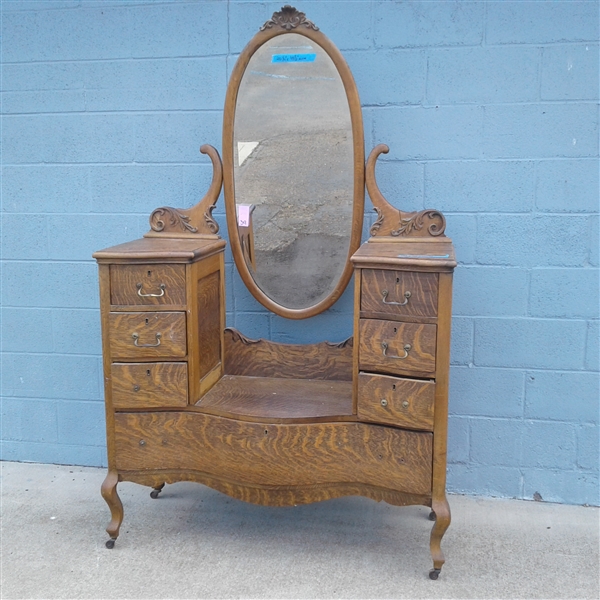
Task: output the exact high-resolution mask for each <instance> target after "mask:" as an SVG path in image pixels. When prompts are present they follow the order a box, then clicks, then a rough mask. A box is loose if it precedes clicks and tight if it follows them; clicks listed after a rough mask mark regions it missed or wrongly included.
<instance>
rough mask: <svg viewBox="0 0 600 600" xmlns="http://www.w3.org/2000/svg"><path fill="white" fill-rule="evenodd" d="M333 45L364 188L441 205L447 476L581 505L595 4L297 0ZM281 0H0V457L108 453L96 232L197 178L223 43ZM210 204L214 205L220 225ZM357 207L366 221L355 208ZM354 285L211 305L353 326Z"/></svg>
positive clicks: (594, 338) (268, 326)
mask: <svg viewBox="0 0 600 600" xmlns="http://www.w3.org/2000/svg"><path fill="white" fill-rule="evenodd" d="M297 7H298V8H299V9H300V10H303V11H304V12H306V14H307V16H308V18H310V19H311V20H313V21H314V22H315V23H316V24H317V25H318V26H319V27H320V28H321V29H322V30H323V31H324V32H325V33H326V34H327V35H329V36H330V37H331V38H332V39H333V41H334V42H335V43H336V44H337V45H338V47H339V48H340V49H341V50H342V51H343V53H344V55H345V57H346V59H347V60H348V62H349V64H350V66H351V68H352V69H353V71H354V74H355V77H356V80H357V84H358V88H359V92H360V94H361V99H362V102H363V105H364V119H365V131H366V147H367V151H369V150H370V149H371V148H372V147H373V146H374V145H375V144H376V143H380V142H384V143H387V144H388V145H389V146H390V153H389V154H388V155H387V156H386V157H384V160H383V161H382V162H381V163H380V164H379V166H378V176H379V182H380V187H381V189H382V191H383V192H384V194H385V195H386V196H387V197H388V198H389V199H390V200H391V201H392V202H393V203H394V204H396V205H397V206H399V207H402V208H403V209H405V210H415V209H421V208H429V207H432V208H438V209H441V210H443V211H444V212H445V214H446V215H447V219H448V229H447V231H448V235H449V236H450V237H452V238H453V240H454V242H455V245H456V251H457V255H458V257H459V262H460V265H459V267H458V268H457V270H456V277H455V296H454V315H455V318H454V322H453V344H452V365H453V366H452V372H451V398H450V412H451V416H450V440H449V473H448V486H449V488H450V490H453V491H458V492H466V493H469V494H484V495H494V496H506V497H517V498H532V496H533V494H534V493H535V492H538V493H539V494H540V495H541V496H542V497H543V499H544V500H549V501H558V502H567V503H591V504H598V453H599V448H598V445H599V444H598V412H599V408H598V391H599V388H598V345H599V342H598V336H599V328H598V322H599V321H598V316H599V315H598V189H599V182H598V3H597V2H595V1H589V2H586V1H576V0H572V1H567V2H560V1H539V2H511V1H502V2H492V1H489V2H486V1H481V2H477V1H474V2H465V1H460V2H454V1H446V2H435V1H428V2H392V1H384V2H375V1H367V0H365V1H358V2H342V1H338V2H308V1H300V0H299V1H298V3H297ZM279 8H280V4H276V3H271V2H243V1H229V2H227V1H196V2H180V1H172V2H159V1H149V0H148V1H137V0H131V1H121V2H119V1H112V0H105V1H101V2H91V1H90V2H88V1H85V0H73V1H70V0H64V1H63V0H57V1H46V2H44V1H28V2H25V1H15V2H10V1H3V2H2V3H1V9H2V12H1V17H2V112H3V116H2V211H1V217H2V313H1V316H2V374H1V375H2V458H3V459H5V460H19V461H40V462H52V463H67V464H80V465H104V464H105V462H106V459H105V434H104V414H103V392H102V375H101V359H100V327H99V314H98V289H97V281H96V265H95V263H94V262H93V261H92V260H91V254H92V252H93V251H95V250H98V249H100V248H104V247H107V246H110V245H112V244H116V243H120V242H124V241H127V240H131V239H134V238H137V237H140V236H141V235H142V234H143V233H144V232H145V231H147V228H148V225H147V217H148V215H149V213H150V212H151V211H152V210H153V209H154V208H156V207H157V206H163V205H170V206H180V207H188V206H191V205H192V204H194V203H195V202H196V201H197V200H198V199H199V198H200V197H201V196H202V195H203V194H204V192H205V190H206V189H207V187H208V184H209V181H210V176H211V168H210V165H209V164H208V161H207V160H206V157H203V156H201V155H200V154H199V152H198V148H199V146H200V145H201V144H203V143H210V144H213V145H215V146H216V147H217V148H220V146H221V133H220V127H221V120H222V107H223V101H224V96H225V89H226V84H227V78H228V73H229V72H230V71H231V68H232V66H233V63H234V61H235V58H236V54H237V53H239V52H240V50H241V49H242V48H243V46H244V45H245V43H246V42H247V41H248V40H249V39H250V37H251V36H252V35H253V34H254V33H255V32H256V30H257V29H258V27H259V26H260V25H261V24H262V23H263V22H264V21H265V20H267V18H269V17H270V15H271V14H272V12H273V11H274V10H278V9H279ZM222 207H223V205H222V201H220V204H219V214H218V219H219V221H220V223H221V225H222V231H223V232H224V230H225V223H224V216H223V212H222V211H223V208H222ZM371 220H372V219H371V214H370V212H369V213H368V222H371ZM351 311H352V298H351V293H350V292H347V293H346V294H345V295H344V297H343V298H342V300H341V301H340V302H339V303H338V304H337V305H336V306H335V307H334V308H332V309H331V310H330V311H328V313H326V314H324V315H321V316H319V317H317V318H315V319H312V320H310V321H301V322H298V321H287V320H285V319H282V318H279V317H276V316H273V315H270V314H268V313H267V312H266V311H265V310H263V309H262V307H261V306H259V305H258V304H257V303H256V302H255V301H254V300H253V298H252V297H251V296H250V295H249V294H248V292H247V291H246V290H245V288H244V287H243V285H242V284H241V281H240V279H239V278H238V276H237V275H236V273H235V271H234V269H233V266H232V263H231V256H230V255H229V254H228V264H227V312H228V314H227V317H228V322H229V324H231V325H233V326H235V327H237V328H239V329H240V330H242V331H243V332H244V333H246V334H247V335H249V336H257V337H258V336H263V337H270V338H272V339H275V340H280V341H286V342H304V341H314V340H321V339H323V338H326V339H329V340H341V339H344V338H345V337H347V336H348V335H350V333H351V328H352V324H351Z"/></svg>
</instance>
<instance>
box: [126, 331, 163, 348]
mask: <svg viewBox="0 0 600 600" xmlns="http://www.w3.org/2000/svg"><path fill="white" fill-rule="evenodd" d="M131 337H132V338H133V345H134V346H137V347H138V348H156V346H160V338H161V334H160V333H157V334H156V344H138V340H139V339H140V335H139V333H132V334H131Z"/></svg>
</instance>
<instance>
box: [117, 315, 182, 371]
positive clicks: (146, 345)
mask: <svg viewBox="0 0 600 600" xmlns="http://www.w3.org/2000/svg"><path fill="white" fill-rule="evenodd" d="M109 323H110V324H109V329H110V334H109V335H110V340H109V341H110V353H111V356H112V357H113V359H114V358H121V359H131V360H134V361H135V360H139V359H141V358H152V359H154V358H183V357H184V356H185V354H186V334H185V313H184V312H142V313H133V312H132V313H130V312H120V313H110V316H109ZM134 333H135V334H137V335H138V336H139V337H138V339H137V342H138V344H139V346H136V345H135V341H136V340H135V339H134V338H133V334H134ZM157 333H159V334H160V337H159V338H157V337H156V334H157ZM159 340H160V343H158V342H159Z"/></svg>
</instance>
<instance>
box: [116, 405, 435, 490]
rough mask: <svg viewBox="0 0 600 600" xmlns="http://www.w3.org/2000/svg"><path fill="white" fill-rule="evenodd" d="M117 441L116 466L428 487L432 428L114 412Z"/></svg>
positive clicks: (279, 482) (247, 478)
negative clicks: (428, 429)
mask: <svg viewBox="0 0 600 600" xmlns="http://www.w3.org/2000/svg"><path fill="white" fill-rule="evenodd" d="M115 443H116V457H117V469H119V470H132V471H134V470H145V469H185V470H194V471H200V472H203V473H207V474H210V475H215V476H221V477H222V476H224V475H225V474H226V476H227V478H228V480H229V481H233V482H237V483H240V484H249V485H250V484H251V485H255V486H257V485H265V486H310V485H318V484H326V483H338V484H343V483H356V484H366V485H373V486H380V487H382V488H386V489H392V490H398V491H401V492H408V493H411V494H423V495H426V494H430V493H431V481H432V479H431V473H432V456H433V455H432V452H433V435H432V434H431V433H422V432H414V431H403V430H402V429H395V428H392V427H383V426H380V425H367V424H364V423H314V424H288V425H283V424H268V425H266V424H262V423H249V422H245V421H237V420H235V419H229V418H224V417H217V416H213V415H207V414H202V413H194V412H179V413H177V412H153V413H117V414H116V415H115ZM182 448H185V452H182ZM208 450H210V451H208Z"/></svg>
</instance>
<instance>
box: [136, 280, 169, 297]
mask: <svg viewBox="0 0 600 600" xmlns="http://www.w3.org/2000/svg"><path fill="white" fill-rule="evenodd" d="M136 287H137V293H138V296H140V297H141V298H162V297H163V296H164V295H165V288H166V287H167V286H166V285H165V284H164V283H161V284H160V285H159V286H158V288H159V289H160V294H145V293H144V292H142V287H143V284H142V283H136Z"/></svg>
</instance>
